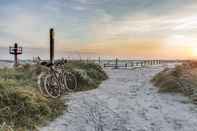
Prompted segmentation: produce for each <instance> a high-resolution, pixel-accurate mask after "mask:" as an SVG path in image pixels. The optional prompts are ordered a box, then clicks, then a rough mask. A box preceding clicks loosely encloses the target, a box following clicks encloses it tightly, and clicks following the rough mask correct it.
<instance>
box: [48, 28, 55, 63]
mask: <svg viewBox="0 0 197 131" xmlns="http://www.w3.org/2000/svg"><path fill="white" fill-rule="evenodd" d="M49 33H50V64H54V30H53V28H51V29H50V32H49Z"/></svg>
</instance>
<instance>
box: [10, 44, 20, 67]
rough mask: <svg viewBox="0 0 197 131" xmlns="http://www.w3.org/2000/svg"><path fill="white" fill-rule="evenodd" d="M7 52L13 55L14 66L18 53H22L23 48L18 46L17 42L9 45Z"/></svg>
mask: <svg viewBox="0 0 197 131" xmlns="http://www.w3.org/2000/svg"><path fill="white" fill-rule="evenodd" d="M9 53H10V54H12V55H14V66H17V65H18V64H19V63H18V55H20V54H22V53H23V48H22V47H18V44H17V43H15V44H14V47H9Z"/></svg>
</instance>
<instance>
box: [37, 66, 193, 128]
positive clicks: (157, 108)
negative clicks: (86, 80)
mask: <svg viewBox="0 0 197 131" xmlns="http://www.w3.org/2000/svg"><path fill="white" fill-rule="evenodd" d="M161 70H162V67H156V66H155V67H151V68H142V69H135V70H125V69H120V70H110V69H109V70H107V73H108V75H109V79H108V80H106V81H105V82H103V83H102V84H101V85H100V87H99V88H97V89H95V90H91V91H87V92H80V93H74V94H71V95H69V96H67V97H66V98H65V99H70V101H69V111H68V112H67V111H65V113H64V115H63V116H61V117H59V118H58V119H56V120H55V121H53V122H52V123H50V124H49V125H48V126H47V127H44V128H42V129H40V131H197V111H195V110H194V109H195V106H194V105H192V104H190V103H189V100H188V99H187V98H186V97H183V96H181V95H179V94H160V93H158V92H157V88H155V87H153V85H152V84H151V83H150V82H149V81H150V79H151V78H152V76H154V75H155V74H156V73H157V72H159V71H161Z"/></svg>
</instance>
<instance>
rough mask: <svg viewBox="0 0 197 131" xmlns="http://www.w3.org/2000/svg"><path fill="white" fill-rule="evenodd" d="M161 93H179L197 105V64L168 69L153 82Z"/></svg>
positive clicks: (193, 62) (184, 64)
mask: <svg viewBox="0 0 197 131" xmlns="http://www.w3.org/2000/svg"><path fill="white" fill-rule="evenodd" d="M151 81H152V82H153V83H154V85H155V86H156V87H158V88H159V92H179V93H182V94H184V95H186V96H189V97H190V98H191V100H192V101H193V102H194V103H195V104H197V62H196V61H189V62H185V63H183V64H182V65H177V66H176V67H175V68H173V69H170V68H166V69H164V70H163V71H161V72H160V73H158V74H157V75H155V76H154V77H153V79H152V80H151Z"/></svg>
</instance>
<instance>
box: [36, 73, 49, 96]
mask: <svg viewBox="0 0 197 131" xmlns="http://www.w3.org/2000/svg"><path fill="white" fill-rule="evenodd" d="M46 75H47V74H46V73H41V74H40V75H39V76H38V79H37V85H38V89H39V91H40V93H41V95H43V96H46V90H45V88H44V81H45V77H46Z"/></svg>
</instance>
